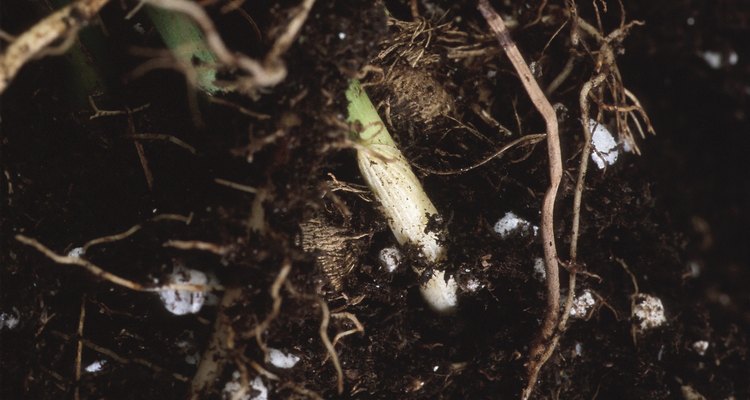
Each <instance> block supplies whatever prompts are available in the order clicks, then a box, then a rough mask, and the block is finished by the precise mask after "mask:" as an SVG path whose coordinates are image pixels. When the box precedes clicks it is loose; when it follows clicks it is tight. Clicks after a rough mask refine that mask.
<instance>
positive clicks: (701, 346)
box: [693, 340, 708, 356]
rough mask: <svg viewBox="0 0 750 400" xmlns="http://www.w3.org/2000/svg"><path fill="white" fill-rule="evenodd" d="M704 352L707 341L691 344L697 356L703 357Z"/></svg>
mask: <svg viewBox="0 0 750 400" xmlns="http://www.w3.org/2000/svg"><path fill="white" fill-rule="evenodd" d="M706 350H708V341H707V340H699V341H697V342H695V343H693V351H695V352H696V353H698V355H701V356H703V355H705V354H706Z"/></svg>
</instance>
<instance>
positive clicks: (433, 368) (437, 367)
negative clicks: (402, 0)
mask: <svg viewBox="0 0 750 400" xmlns="http://www.w3.org/2000/svg"><path fill="white" fill-rule="evenodd" d="M439 369H440V366H439V365H436V366H434V367H432V372H437V371H438V370H439Z"/></svg>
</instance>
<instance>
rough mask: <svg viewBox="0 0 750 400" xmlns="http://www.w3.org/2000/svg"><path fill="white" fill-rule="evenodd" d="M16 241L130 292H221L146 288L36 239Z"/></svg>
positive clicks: (183, 286)
mask: <svg viewBox="0 0 750 400" xmlns="http://www.w3.org/2000/svg"><path fill="white" fill-rule="evenodd" d="M16 240H18V241H19V242H21V243H23V244H25V245H27V246H31V247H33V248H35V249H36V250H37V251H39V252H40V253H42V254H44V255H45V256H47V258H49V259H50V260H52V261H54V262H56V263H58V264H65V265H77V266H79V267H83V268H84V269H86V270H87V271H89V272H90V273H91V274H92V275H94V276H96V277H98V278H101V279H104V280H107V281H109V282H111V283H114V284H115V285H118V286H122V287H124V288H128V289H130V290H134V291H137V292H162V291H166V290H182V291H190V292H206V291H210V290H222V289H223V288H222V287H221V286H219V285H195V284H182V283H175V284H167V285H161V286H156V287H153V286H146V285H142V284H140V283H138V282H134V281H131V280H130V279H127V278H123V277H121V276H118V275H115V274H113V273H111V272H108V271H106V270H104V269H103V268H102V267H99V266H98V265H96V264H94V263H92V262H90V261H88V260H86V259H84V258H80V257H72V256H63V255H60V254H57V253H55V252H54V251H52V250H50V249H49V248H48V247H47V246H45V245H43V244H41V243H39V241H37V240H36V239H32V238H30V237H27V236H24V235H16Z"/></svg>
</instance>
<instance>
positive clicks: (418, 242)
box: [346, 80, 458, 312]
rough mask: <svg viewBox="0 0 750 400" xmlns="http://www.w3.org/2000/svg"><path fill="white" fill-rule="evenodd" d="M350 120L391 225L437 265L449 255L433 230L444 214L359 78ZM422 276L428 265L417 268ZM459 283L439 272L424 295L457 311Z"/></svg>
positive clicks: (361, 160)
mask: <svg viewBox="0 0 750 400" xmlns="http://www.w3.org/2000/svg"><path fill="white" fill-rule="evenodd" d="M346 98H347V100H348V101H349V107H348V111H349V122H351V123H354V124H357V126H358V128H357V142H358V143H359V146H358V148H357V163H358V164H359V170H360V172H361V173H362V177H363V178H364V179H365V182H367V185H368V186H369V187H370V189H371V190H372V192H373V194H374V195H375V197H376V198H377V199H378V201H379V202H380V205H381V206H382V210H383V213H384V214H385V216H386V218H387V220H388V226H389V227H390V228H391V231H392V232H393V235H394V236H395V237H396V240H397V241H398V243H399V244H401V245H405V244H407V243H408V244H412V245H415V246H417V247H418V248H419V249H420V250H421V253H422V255H423V256H424V258H425V259H426V260H427V262H428V263H429V264H431V265H433V266H435V267H437V266H438V264H439V263H440V261H442V260H443V259H445V248H444V247H443V245H442V244H441V243H440V240H439V237H438V236H439V233H438V232H435V231H434V230H431V229H430V228H429V225H430V222H431V221H435V220H436V219H438V218H439V214H438V212H437V209H436V208H435V206H434V205H433V204H432V201H430V198H429V197H427V194H426V193H425V191H424V189H423V188H422V184H421V183H420V182H419V180H418V179H417V177H416V176H415V175H414V172H413V171H412V169H411V166H410V165H409V162H408V161H407V160H406V158H405V157H404V155H403V154H402V153H401V151H400V150H399V149H398V147H396V143H395V142H394V141H393V138H392V137H391V135H390V134H389V133H388V130H387V129H386V127H385V124H383V121H382V120H381V119H380V116H379V115H378V113H377V110H376V109H375V107H374V106H373V105H372V102H371V101H370V98H369V97H367V94H366V93H365V91H364V90H363V89H362V87H361V86H360V84H359V81H357V80H352V81H351V84H350V85H349V89H348V90H347V91H346ZM414 270H415V271H416V272H417V273H419V274H422V273H424V272H425V270H424V269H422V268H418V267H414ZM457 288H458V285H457V284H456V281H455V280H454V279H453V278H450V279H448V280H446V279H445V272H444V271H441V270H435V271H433V273H432V274H431V276H430V277H429V279H428V280H427V281H425V282H424V283H422V285H420V289H421V292H422V295H423V296H424V298H425V300H426V301H427V303H428V304H430V306H431V307H432V308H433V309H435V310H436V311H440V312H446V311H450V310H452V309H453V308H454V307H455V306H456V303H457V299H456V290H457Z"/></svg>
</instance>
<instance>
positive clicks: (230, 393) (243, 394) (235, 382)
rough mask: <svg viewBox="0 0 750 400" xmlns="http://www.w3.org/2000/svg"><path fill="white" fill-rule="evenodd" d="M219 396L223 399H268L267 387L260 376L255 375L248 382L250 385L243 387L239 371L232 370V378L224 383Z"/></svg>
mask: <svg viewBox="0 0 750 400" xmlns="http://www.w3.org/2000/svg"><path fill="white" fill-rule="evenodd" d="M221 397H222V398H223V399H224V400H268V388H267V387H266V385H265V384H264V383H263V380H262V379H261V378H260V376H256V377H255V379H253V381H252V382H250V387H247V386H245V387H243V386H242V382H241V379H240V373H239V372H238V371H234V372H233V373H232V380H231V381H229V382H227V383H226V384H225V385H224V390H223V391H222V393H221Z"/></svg>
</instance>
